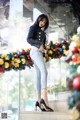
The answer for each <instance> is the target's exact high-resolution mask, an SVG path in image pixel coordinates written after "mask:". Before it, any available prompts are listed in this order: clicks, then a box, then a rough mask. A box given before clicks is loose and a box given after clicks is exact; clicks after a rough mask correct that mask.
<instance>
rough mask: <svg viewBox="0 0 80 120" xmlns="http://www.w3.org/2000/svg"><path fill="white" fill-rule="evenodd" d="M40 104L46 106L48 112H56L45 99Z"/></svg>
mask: <svg viewBox="0 0 80 120" xmlns="http://www.w3.org/2000/svg"><path fill="white" fill-rule="evenodd" d="M40 104H42V105H44V107H45V109H46V111H48V112H53V111H54V110H53V109H52V108H50V107H48V106H47V105H46V103H45V101H44V100H43V99H41V101H40Z"/></svg>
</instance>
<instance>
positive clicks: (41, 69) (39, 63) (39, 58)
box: [30, 48, 48, 104]
mask: <svg viewBox="0 0 80 120" xmlns="http://www.w3.org/2000/svg"><path fill="white" fill-rule="evenodd" d="M30 56H31V58H32V60H33V61H34V64H35V66H36V70H37V93H38V98H40V92H41V93H42V98H43V99H44V100H45V102H46V104H48V100H47V69H46V66H45V62H44V59H43V54H42V53H41V52H40V51H39V49H38V48H33V49H32V51H31V54H30ZM40 79H41V80H40ZM40 86H41V91H40Z"/></svg>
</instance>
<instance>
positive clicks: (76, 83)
mask: <svg viewBox="0 0 80 120" xmlns="http://www.w3.org/2000/svg"><path fill="white" fill-rule="evenodd" d="M73 88H74V89H75V90H80V77H75V78H74V79H73Z"/></svg>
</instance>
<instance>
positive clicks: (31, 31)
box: [27, 26, 40, 47]
mask: <svg viewBox="0 0 80 120" xmlns="http://www.w3.org/2000/svg"><path fill="white" fill-rule="evenodd" d="M34 33H35V26H31V27H30V29H29V33H28V37H27V42H28V43H29V44H31V45H33V46H36V47H39V46H40V43H39V41H38V40H37V39H34Z"/></svg>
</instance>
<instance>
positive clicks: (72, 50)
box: [71, 46, 79, 53]
mask: <svg viewBox="0 0 80 120" xmlns="http://www.w3.org/2000/svg"><path fill="white" fill-rule="evenodd" d="M71 52H72V53H77V52H79V50H78V47H77V46H74V47H72V48H71Z"/></svg>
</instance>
